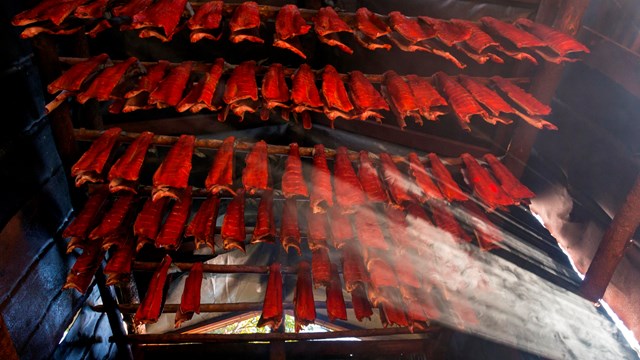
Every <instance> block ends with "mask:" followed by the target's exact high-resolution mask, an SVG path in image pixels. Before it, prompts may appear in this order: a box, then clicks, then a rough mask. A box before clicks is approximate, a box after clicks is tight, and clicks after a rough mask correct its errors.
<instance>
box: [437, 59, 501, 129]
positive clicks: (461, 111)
mask: <svg viewBox="0 0 640 360" xmlns="http://www.w3.org/2000/svg"><path fill="white" fill-rule="evenodd" d="M436 79H437V80H438V85H439V86H440V88H441V89H442V92H443V93H444V94H445V96H446V97H447V99H449V104H450V105H451V108H452V109H453V112H454V114H455V115H456V118H457V119H458V123H459V124H460V127H462V129H463V130H465V131H471V128H470V127H469V125H468V124H469V123H471V117H472V116H474V115H479V116H481V117H482V118H483V119H487V118H488V117H489V114H487V112H486V111H484V109H483V108H482V106H480V104H478V102H477V101H475V99H474V98H473V96H472V95H471V94H470V93H469V92H468V91H467V90H466V89H465V88H464V87H463V86H462V85H460V84H459V83H458V82H457V81H456V80H455V79H453V78H451V77H449V76H448V75H447V74H445V73H443V72H441V71H439V72H437V73H436Z"/></svg>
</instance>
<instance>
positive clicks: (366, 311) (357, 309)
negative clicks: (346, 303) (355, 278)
mask: <svg viewBox="0 0 640 360" xmlns="http://www.w3.org/2000/svg"><path fill="white" fill-rule="evenodd" d="M351 305H352V306H353V312H354V313H355V315H356V319H358V321H362V320H363V319H364V318H367V319H369V320H371V316H372V315H373V309H372V308H371V304H370V303H369V299H367V293H366V291H365V289H364V288H363V287H362V286H357V287H356V288H355V289H354V290H353V291H352V292H351Z"/></svg>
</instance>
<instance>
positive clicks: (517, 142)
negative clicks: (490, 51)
mask: <svg viewBox="0 0 640 360" xmlns="http://www.w3.org/2000/svg"><path fill="white" fill-rule="evenodd" d="M588 5H589V0H562V1H558V0H542V1H541V2H540V6H539V7H538V12H537V14H536V19H535V20H536V22H539V23H543V24H548V25H552V26H553V27H554V28H555V29H557V30H560V31H562V32H565V33H568V34H570V35H572V36H575V34H576V33H577V32H578V28H579V26H580V21H581V19H582V16H583V15H584V12H585V11H586V10H587V6H588ZM540 67H541V68H540V70H539V71H538V74H537V75H536V76H535V77H534V78H533V79H532V83H531V87H530V88H529V92H530V93H531V94H533V95H534V96H535V97H536V98H537V99H538V100H540V101H542V102H543V103H545V104H549V103H551V99H553V95H554V94H555V92H556V89H557V87H558V84H559V83H560V79H561V75H562V70H563V69H564V66H563V65H557V64H552V63H548V62H545V63H543V64H541V65H540ZM538 132H539V130H538V129H536V128H534V127H532V126H530V125H528V124H523V123H519V124H518V125H517V128H516V129H515V131H514V133H513V137H512V139H511V144H510V145H509V148H508V149H507V156H506V158H505V162H504V163H505V165H506V166H507V167H508V168H509V170H511V172H512V173H513V174H514V175H515V176H517V177H520V176H522V173H523V172H524V169H525V167H526V165H527V161H528V160H529V155H530V154H531V149H532V148H533V144H534V143H535V141H536V136H537V135H538Z"/></svg>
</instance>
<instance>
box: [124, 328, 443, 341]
mask: <svg viewBox="0 0 640 360" xmlns="http://www.w3.org/2000/svg"><path fill="white" fill-rule="evenodd" d="M439 329H440V328H437V327H429V328H427V329H426V330H417V329H414V331H411V330H410V329H409V328H406V327H391V328H385V329H361V330H345V331H332V332H310V333H267V334H144V335H142V334H141V335H128V336H127V340H128V341H129V342H132V343H138V344H182V343H211V342H252V341H288V340H317V339H337V338H349V337H356V338H361V337H374V336H393V335H408V334H414V335H416V336H425V335H427V334H430V333H434V332H436V331H439Z"/></svg>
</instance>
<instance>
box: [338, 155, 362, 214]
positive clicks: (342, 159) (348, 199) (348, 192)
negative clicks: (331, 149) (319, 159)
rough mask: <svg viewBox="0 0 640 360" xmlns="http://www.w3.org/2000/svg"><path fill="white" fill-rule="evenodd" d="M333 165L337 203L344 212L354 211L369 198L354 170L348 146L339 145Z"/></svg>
mask: <svg viewBox="0 0 640 360" xmlns="http://www.w3.org/2000/svg"><path fill="white" fill-rule="evenodd" d="M333 166H334V167H333V173H334V177H333V188H334V189H335V194H336V204H337V205H338V206H339V207H340V208H341V210H342V212H343V213H353V212H355V211H356V210H357V208H358V206H360V205H363V204H364V203H366V201H367V199H366V197H365V195H364V191H363V190H362V186H361V185H360V180H358V176H357V175H356V172H355V171H354V170H353V166H352V165H351V160H350V159H349V154H348V153H347V148H346V147H344V146H340V147H338V149H337V151H336V156H335V161H334V165H333Z"/></svg>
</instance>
